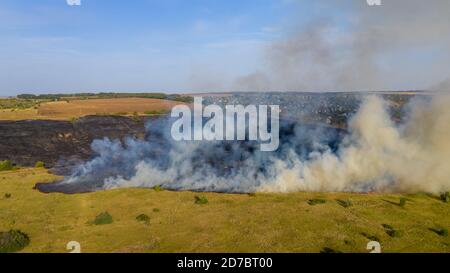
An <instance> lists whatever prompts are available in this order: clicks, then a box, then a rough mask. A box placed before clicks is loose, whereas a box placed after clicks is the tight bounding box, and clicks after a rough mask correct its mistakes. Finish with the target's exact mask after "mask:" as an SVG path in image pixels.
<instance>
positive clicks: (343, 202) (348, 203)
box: [336, 199, 353, 208]
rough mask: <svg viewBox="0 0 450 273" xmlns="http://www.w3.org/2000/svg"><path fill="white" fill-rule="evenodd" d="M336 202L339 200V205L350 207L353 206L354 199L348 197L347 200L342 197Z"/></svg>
mask: <svg viewBox="0 0 450 273" xmlns="http://www.w3.org/2000/svg"><path fill="white" fill-rule="evenodd" d="M336 202H337V203H338V204H339V205H341V206H343V207H344V208H348V207H351V206H353V201H352V200H351V199H346V200H340V199H338V200H336Z"/></svg>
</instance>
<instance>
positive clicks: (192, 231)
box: [0, 168, 450, 252]
mask: <svg viewBox="0 0 450 273" xmlns="http://www.w3.org/2000/svg"><path fill="white" fill-rule="evenodd" d="M58 179H60V177H57V176H55V175H53V174H50V173H48V172H47V170H45V169H34V168H33V169H20V170H16V171H6V172H0V211H1V213H0V232H5V231H8V230H20V231H22V232H24V233H26V234H27V235H28V236H29V239H30V243H29V245H28V246H26V247H25V248H24V249H23V250H22V252H68V250H66V245H67V243H68V242H69V241H77V242H79V243H80V244H81V251H82V252H321V251H322V252H330V251H340V252H368V250H366V246H367V243H368V242H369V241H373V240H378V241H379V242H380V243H381V247H382V251H383V252H429V251H431V252H450V237H448V234H447V236H446V235H445V232H443V231H444V230H445V229H448V228H449V227H450V216H449V211H450V204H449V203H445V202H444V201H442V200H441V199H440V198H439V197H438V196H431V195H426V194H415V195H399V194H352V193H291V194H259V193H257V194H250V195H248V194H218V193H196V192H171V191H163V190H160V189H158V188H156V189H117V190H109V191H98V192H93V193H87V194H74V195H65V194H60V193H53V194H44V193H41V192H39V191H37V190H35V189H33V188H34V186H35V184H36V183H37V182H43V181H44V182H53V181H56V180H58ZM402 198H403V199H402ZM401 199H402V200H403V201H402V202H400V200H401ZM402 203H403V204H402ZM106 212H107V214H106ZM105 215H107V216H108V217H107V218H108V219H106V221H105V219H99V218H98V217H97V216H100V217H102V216H105ZM96 217H97V219H96Z"/></svg>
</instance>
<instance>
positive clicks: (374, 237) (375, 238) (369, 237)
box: [361, 232, 381, 242]
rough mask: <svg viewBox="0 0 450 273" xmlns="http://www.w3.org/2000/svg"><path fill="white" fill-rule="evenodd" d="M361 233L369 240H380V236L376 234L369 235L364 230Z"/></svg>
mask: <svg viewBox="0 0 450 273" xmlns="http://www.w3.org/2000/svg"><path fill="white" fill-rule="evenodd" d="M361 235H362V236H364V237H366V238H367V239H369V240H371V241H375V242H381V240H380V238H378V236H376V235H370V234H367V233H365V232H363V233H361Z"/></svg>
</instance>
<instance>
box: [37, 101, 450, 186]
mask: <svg viewBox="0 0 450 273" xmlns="http://www.w3.org/2000/svg"><path fill="white" fill-rule="evenodd" d="M449 106H450V96H446V95H434V96H432V97H431V96H430V97H427V98H425V99H424V98H421V99H415V100H413V101H412V102H411V103H410V104H409V106H408V109H409V110H408V117H407V118H406V120H405V121H404V122H403V123H402V124H401V125H398V124H395V123H394V122H393V121H392V120H391V118H390V115H389V113H388V111H387V105H386V102H385V101H383V99H381V98H380V97H377V96H370V97H367V98H366V99H365V100H364V101H363V103H362V104H361V107H360V110H359V111H358V112H357V113H356V114H355V115H354V117H353V118H352V119H351V120H350V122H349V132H348V134H346V135H345V137H343V138H342V137H341V138H337V137H336V136H331V137H330V136H327V133H326V132H325V131H323V130H317V129H315V130H309V131H308V130H304V129H302V128H303V127H302V126H303V125H301V126H300V127H298V128H299V129H298V130H296V131H295V132H296V133H295V134H293V135H292V136H291V137H290V138H289V139H288V140H287V141H286V140H284V141H282V144H281V147H280V149H279V151H277V152H276V153H267V152H260V151H250V150H249V149H245V146H243V144H242V143H232V144H225V143H223V142H208V141H206V142H205V141H203V142H171V141H169V142H168V143H165V144H163V145H158V144H157V142H158V141H157V139H164V141H167V139H169V138H170V136H167V135H166V136H164V134H162V135H159V136H157V138H156V139H148V140H146V141H139V140H133V139H128V140H127V141H126V143H125V145H122V144H121V143H120V141H113V142H111V141H109V140H99V141H95V142H94V143H93V149H94V150H95V151H96V152H97V153H98V156H97V157H96V158H94V159H93V160H92V161H90V162H87V163H86V164H84V165H81V166H79V167H78V168H77V169H76V170H75V171H74V173H73V174H72V175H71V176H69V177H67V178H66V179H65V180H64V181H62V182H61V183H60V184H59V186H61V187H62V188H59V189H58V187H55V188H53V189H51V188H49V189H47V190H48V191H53V190H56V191H69V192H77V191H85V190H98V189H111V188H121V187H154V186H156V185H161V186H162V187H164V188H167V189H173V190H199V191H219V192H254V191H261V192H294V191H325V192H336V191H349V192H370V191H380V192H423V191H424V192H430V193H439V192H443V191H448V190H449V189H450V165H449V162H450V141H449V135H450V107H449ZM162 123H163V124H164V123H167V121H163V122H162ZM150 133H151V134H152V133H153V134H154V133H155V132H152V131H151V129H150ZM327 138H333V139H338V146H337V148H336V149H332V148H330V147H331V146H329V145H327V144H326V141H323V140H324V139H327ZM308 139H309V140H312V141H313V145H312V146H310V147H309V148H308V149H306V151H307V153H306V155H305V153H304V152H299V150H298V147H299V145H303V144H304V142H306V141H308ZM44 190H45V189H44Z"/></svg>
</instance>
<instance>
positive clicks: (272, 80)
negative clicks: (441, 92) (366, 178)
mask: <svg viewBox="0 0 450 273" xmlns="http://www.w3.org/2000/svg"><path fill="white" fill-rule="evenodd" d="M292 2H294V3H297V4H298V7H297V9H298V10H299V12H300V11H303V12H304V9H305V7H308V8H309V9H311V10H308V12H310V13H312V14H315V13H317V14H319V15H318V16H315V17H314V19H311V21H309V22H306V23H305V22H303V20H302V19H303V18H302V17H299V16H297V17H296V18H295V19H292V20H293V21H294V23H293V24H294V26H293V27H292V30H291V31H287V32H283V35H282V36H281V37H280V38H278V39H276V40H274V41H273V42H271V43H270V44H269V45H268V46H266V48H265V54H264V56H263V61H261V66H260V67H258V68H257V69H256V70H255V71H253V72H250V73H249V74H247V75H243V76H242V77H239V78H238V79H236V81H235V85H234V86H233V87H232V88H233V89H235V90H241V91H273V90H279V91H351V90H353V91H363V90H364V91H372V90H408V89H427V88H429V87H430V86H434V85H436V83H438V82H441V81H443V80H445V79H448V76H449V75H448V72H446V71H448V70H449V66H448V64H449V63H450V53H449V51H448V49H449V48H450V36H448V35H445V34H444V33H450V17H449V16H448V12H449V10H450V2H449V1H447V0H431V1H423V0H383V1H382V3H383V5H382V6H378V7H371V6H368V5H367V3H366V1H364V0H363V1H361V0H349V1H339V0H318V1H314V4H310V5H308V4H307V2H310V1H303V0H294V1H292ZM299 21H300V22H299Z"/></svg>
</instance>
